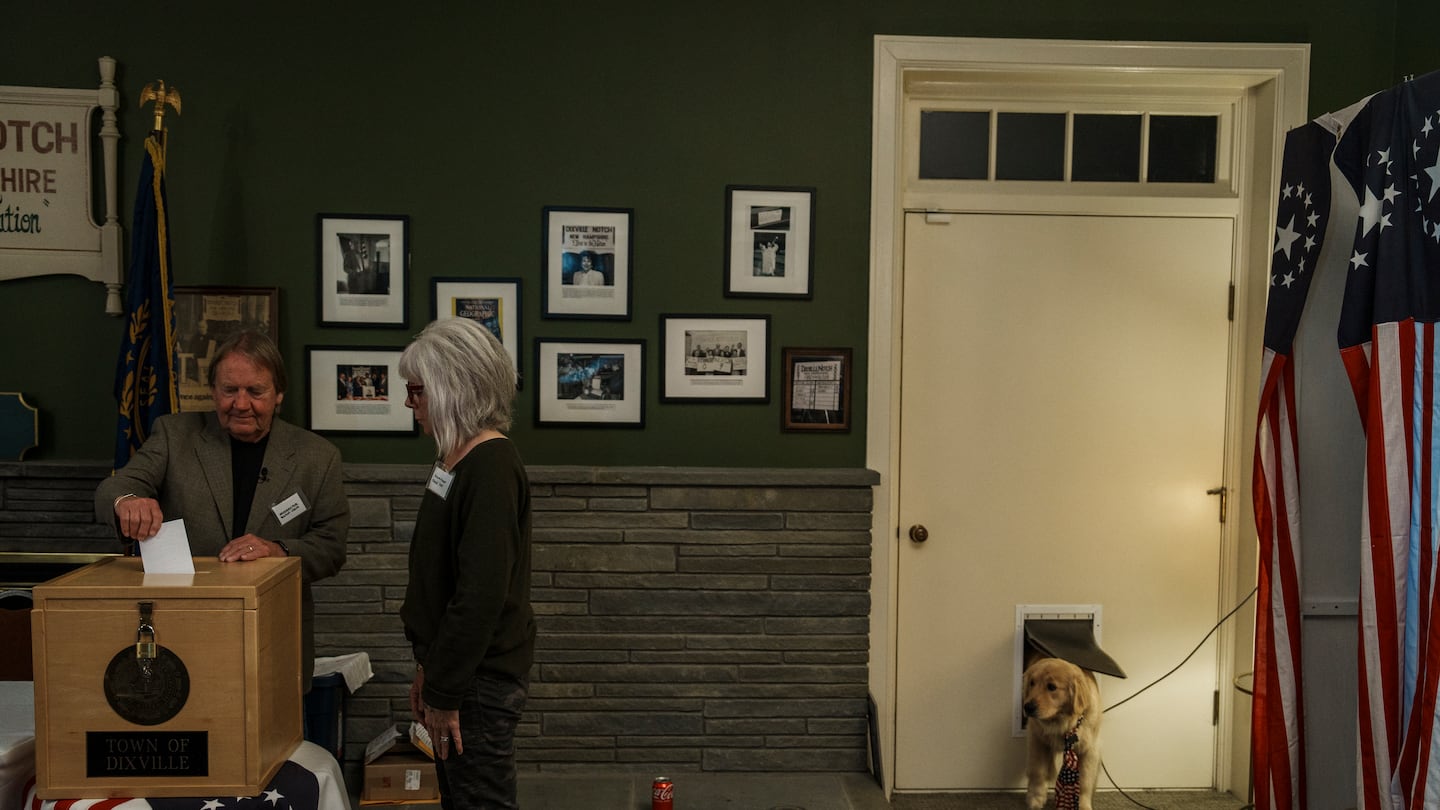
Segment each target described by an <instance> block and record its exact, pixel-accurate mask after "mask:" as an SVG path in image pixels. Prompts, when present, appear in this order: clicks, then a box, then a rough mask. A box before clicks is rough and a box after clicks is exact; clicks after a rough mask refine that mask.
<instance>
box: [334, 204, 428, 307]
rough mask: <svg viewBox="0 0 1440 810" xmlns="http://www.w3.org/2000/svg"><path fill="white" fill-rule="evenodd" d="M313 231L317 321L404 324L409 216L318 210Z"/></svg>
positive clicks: (406, 299)
mask: <svg viewBox="0 0 1440 810" xmlns="http://www.w3.org/2000/svg"><path fill="white" fill-rule="evenodd" d="M315 230H316V236H315V253H316V262H317V265H318V266H317V268H316V273H315V278H316V283H317V285H318V295H316V297H315V299H316V306H317V307H318V308H319V322H320V325H321V326H379V327H387V326H389V327H395V326H398V327H402V328H403V327H406V326H409V325H410V309H409V306H408V304H409V301H408V296H407V294H406V290H407V289H408V286H409V285H408V284H407V283H406V281H407V275H408V274H407V271H408V269H409V266H410V218H409V217H404V216H380V215H368V214H320V215H319V216H317V217H316V226H315Z"/></svg>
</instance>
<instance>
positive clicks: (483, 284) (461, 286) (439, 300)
mask: <svg viewBox="0 0 1440 810" xmlns="http://www.w3.org/2000/svg"><path fill="white" fill-rule="evenodd" d="M430 317H431V319H432V320H438V319H440V318H469V319H470V320H472V321H475V322H476V323H478V324H480V325H481V326H483V327H485V328H486V329H489V330H490V332H491V334H493V335H495V337H497V338H499V339H500V342H501V343H502V344H503V345H504V346H505V350H506V351H508V352H509V353H510V361H511V362H512V363H514V364H515V374H516V376H517V378H518V377H519V376H520V354H521V352H520V279H518V278H436V279H431V281H430ZM516 384H517V386H518V384H519V379H517V380H516Z"/></svg>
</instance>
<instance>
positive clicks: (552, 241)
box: [540, 206, 635, 320]
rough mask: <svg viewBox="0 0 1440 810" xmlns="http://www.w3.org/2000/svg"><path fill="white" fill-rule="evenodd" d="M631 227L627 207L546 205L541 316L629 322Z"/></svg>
mask: <svg viewBox="0 0 1440 810" xmlns="http://www.w3.org/2000/svg"><path fill="white" fill-rule="evenodd" d="M633 225H634V210H633V209H630V208H563V207H560V206H547V207H546V208H545V209H544V217H543V228H542V232H543V234H544V239H545V266H544V268H543V269H542V271H541V274H540V285H541V296H542V301H543V304H544V305H543V307H542V308H541V315H542V316H543V317H546V318H608V319H614V320H629V319H630V298H631V282H632V278H633V275H634V269H633V259H634V253H635V251H634V247H633V245H634V242H633V240H632V238H631V237H632V233H631V229H632V228H633Z"/></svg>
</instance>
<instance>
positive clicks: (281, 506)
mask: <svg viewBox="0 0 1440 810" xmlns="http://www.w3.org/2000/svg"><path fill="white" fill-rule="evenodd" d="M309 508H310V507H309V506H308V505H307V504H306V503H305V499H304V498H302V497H300V493H298V492H297V493H295V494H294V495H291V496H290V497H288V498H286V499H285V500H283V501H281V502H279V503H277V504H275V505H274V506H272V507H270V511H271V512H274V513H275V519H276V520H278V521H280V525H281V526H284V525H285V524H286V523H289V522H290V521H292V520H294V519H295V518H297V517H299V516H300V515H302V514H304V513H305V510H306V509H309Z"/></svg>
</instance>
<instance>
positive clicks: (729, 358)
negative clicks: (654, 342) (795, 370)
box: [660, 315, 770, 402]
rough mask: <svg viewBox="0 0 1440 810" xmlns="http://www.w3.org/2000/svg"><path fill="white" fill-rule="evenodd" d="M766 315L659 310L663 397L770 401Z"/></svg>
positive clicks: (661, 388)
mask: <svg viewBox="0 0 1440 810" xmlns="http://www.w3.org/2000/svg"><path fill="white" fill-rule="evenodd" d="M769 356H770V316H769V315H661V316H660V357H661V359H660V400H661V401H662V402H769V401H770V367H769V364H768V362H767V358H769Z"/></svg>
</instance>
